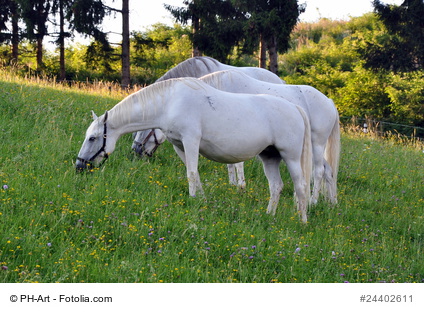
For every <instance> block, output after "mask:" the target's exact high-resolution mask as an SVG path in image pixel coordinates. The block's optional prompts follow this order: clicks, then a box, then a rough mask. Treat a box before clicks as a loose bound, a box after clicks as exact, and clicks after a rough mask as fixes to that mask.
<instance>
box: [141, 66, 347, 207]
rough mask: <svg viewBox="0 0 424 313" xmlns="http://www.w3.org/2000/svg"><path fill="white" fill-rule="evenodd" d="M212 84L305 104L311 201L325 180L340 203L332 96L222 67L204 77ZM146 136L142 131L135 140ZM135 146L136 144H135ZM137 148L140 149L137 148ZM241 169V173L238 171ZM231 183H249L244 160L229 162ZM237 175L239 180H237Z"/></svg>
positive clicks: (149, 148) (150, 145)
mask: <svg viewBox="0 0 424 313" xmlns="http://www.w3.org/2000/svg"><path fill="white" fill-rule="evenodd" d="M200 80H202V81H203V82H205V83H207V84H208V85H210V86H212V87H214V88H216V89H219V90H223V91H228V92H233V93H247V94H270V95H274V96H279V97H282V98H284V99H286V100H288V101H289V102H292V103H294V104H296V105H299V106H301V107H302V108H303V109H304V110H305V112H306V114H307V115H308V117H309V120H310V124H311V137H312V149H313V164H314V175H313V176H314V188H313V192H312V197H311V203H314V204H315V203H317V201H318V197H319V193H320V190H321V187H322V186H321V185H322V181H323V179H324V181H325V187H326V188H325V189H326V192H327V195H326V196H327V198H328V199H329V200H330V202H331V203H337V173H338V168H339V158H340V126H339V114H338V112H337V109H336V107H335V106H334V103H333V101H332V100H331V99H329V98H328V97H326V96H325V95H324V94H322V93H321V92H320V91H318V90H317V89H315V88H313V87H310V86H304V85H284V84H270V83H267V82H263V81H258V80H256V79H254V78H251V77H250V76H248V75H245V74H244V73H241V72H238V71H232V70H230V71H219V72H215V73H211V74H208V75H206V76H203V77H201V78H200ZM152 131H153V132H154V134H155V136H156V137H157V138H160V140H161V141H162V142H163V141H164V137H165V136H164V134H163V133H162V132H161V131H160V130H152ZM138 136H140V137H142V136H144V133H143V132H138V133H137V135H136V137H135V140H139V141H141V140H140V139H138V138H139V137H138ZM133 147H134V145H133ZM157 147H158V141H157V140H156V143H155V142H153V141H151V140H150V141H146V142H144V144H143V148H144V151H145V153H147V154H148V155H149V156H151V155H152V154H153V152H154V150H156V149H157ZM136 151H137V150H136ZM236 171H237V175H236ZM228 173H229V177H230V183H232V184H237V185H238V186H239V187H241V188H244V187H245V184H246V183H245V178H244V171H243V163H238V164H229V165H228ZM236 177H237V180H236Z"/></svg>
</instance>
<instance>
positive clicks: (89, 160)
mask: <svg viewBox="0 0 424 313" xmlns="http://www.w3.org/2000/svg"><path fill="white" fill-rule="evenodd" d="M107 117H108V111H106V113H105V120H104V122H103V144H102V147H101V148H100V150H99V151H97V153H96V154H95V155H93V156H92V157H91V158H90V159H88V160H85V159H82V158H80V157H78V158H77V160H79V161H81V162H83V164H84V165H85V164H89V163H90V162H92V161H94V160H95V159H96V158H97V157H98V156H99V155H100V153H102V152H105V155H104V159H103V161H102V162H101V163H100V165H99V167H100V166H101V165H102V164H103V163H104V162H105V161H106V160H107V158H108V157H109V155H108V154H107V153H106V149H105V148H106V138H107V124H106V121H107Z"/></svg>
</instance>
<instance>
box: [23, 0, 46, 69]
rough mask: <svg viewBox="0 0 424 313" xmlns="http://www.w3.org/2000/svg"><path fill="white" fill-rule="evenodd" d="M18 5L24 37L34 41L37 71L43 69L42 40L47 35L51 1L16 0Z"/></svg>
mask: <svg viewBox="0 0 424 313" xmlns="http://www.w3.org/2000/svg"><path fill="white" fill-rule="evenodd" d="M16 1H17V3H18V4H19V5H20V8H21V14H22V19H23V21H24V22H25V25H26V37H27V38H28V39H30V40H35V41H36V47H37V57H36V59H37V70H38V71H41V70H43V68H44V64H43V39H44V37H45V36H47V35H48V30H47V21H48V17H49V14H50V12H51V11H50V10H51V6H52V2H51V0H16Z"/></svg>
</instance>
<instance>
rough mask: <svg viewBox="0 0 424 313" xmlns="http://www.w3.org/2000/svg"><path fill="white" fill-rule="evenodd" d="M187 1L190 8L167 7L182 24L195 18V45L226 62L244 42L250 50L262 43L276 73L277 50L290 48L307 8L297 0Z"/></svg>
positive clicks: (246, 49)
mask: <svg viewBox="0 0 424 313" xmlns="http://www.w3.org/2000/svg"><path fill="white" fill-rule="evenodd" d="M184 4H186V6H187V7H185V8H184V7H179V8H175V7H172V6H169V5H165V8H166V9H167V10H169V11H170V12H171V14H172V15H173V16H174V17H175V18H176V20H177V21H179V22H181V23H183V24H187V23H188V21H189V20H192V27H193V34H192V42H193V47H198V48H199V49H200V50H201V51H203V52H205V53H207V54H208V55H210V56H213V57H215V58H217V59H218V60H221V61H224V60H225V59H227V57H228V55H229V54H230V53H231V52H232V51H233V48H234V47H235V46H238V45H242V44H243V47H244V50H245V51H249V52H251V51H253V49H257V48H258V47H259V46H261V48H262V49H261V51H262V52H263V51H264V49H267V50H268V52H269V56H270V70H271V71H273V72H275V73H276V72H277V70H278V63H277V56H278V52H285V51H286V50H287V49H288V47H289V44H288V43H289V38H290V33H291V31H292V30H293V28H294V26H295V25H296V23H297V19H298V17H299V14H300V13H301V12H303V11H304V7H303V6H298V4H297V0H231V1H230V0H226V1H222V0H192V1H188V0H187V1H185V2H184ZM260 43H261V45H260ZM260 54H261V55H262V56H263V55H264V54H263V53H260ZM260 59H263V57H261V58H260ZM261 65H262V66H264V62H261Z"/></svg>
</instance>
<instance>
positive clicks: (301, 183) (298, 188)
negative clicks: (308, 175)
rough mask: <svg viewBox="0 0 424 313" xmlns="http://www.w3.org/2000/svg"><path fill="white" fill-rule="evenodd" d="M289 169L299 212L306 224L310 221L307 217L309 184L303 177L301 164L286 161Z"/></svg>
mask: <svg viewBox="0 0 424 313" xmlns="http://www.w3.org/2000/svg"><path fill="white" fill-rule="evenodd" d="M286 165H287V169H288V170H289V173H290V177H291V179H292V180H293V184H294V190H295V195H296V202H297V210H298V212H299V213H300V215H301V219H302V222H304V223H306V222H307V221H308V217H307V207H308V198H309V195H308V194H307V192H306V190H307V188H306V187H307V185H306V184H307V183H308V184H309V182H307V181H306V180H305V178H304V177H303V173H302V166H301V164H300V162H297V161H292V160H286Z"/></svg>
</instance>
